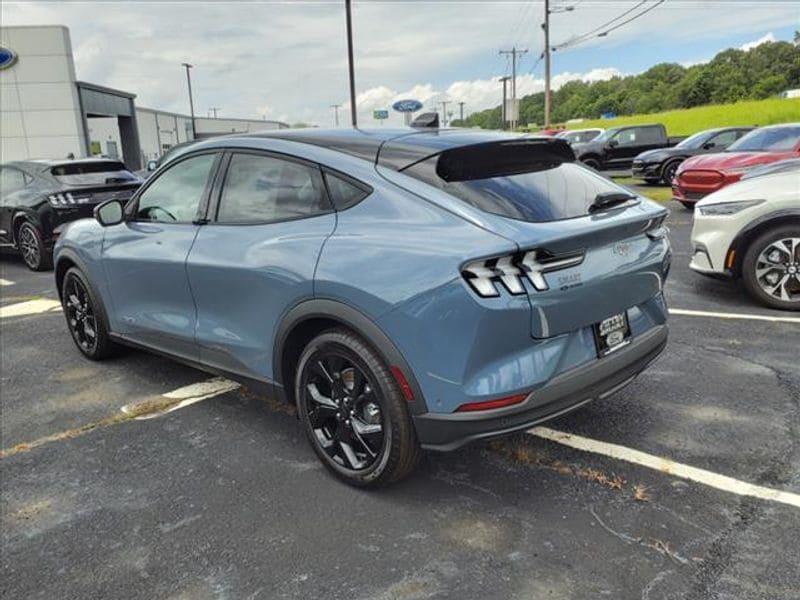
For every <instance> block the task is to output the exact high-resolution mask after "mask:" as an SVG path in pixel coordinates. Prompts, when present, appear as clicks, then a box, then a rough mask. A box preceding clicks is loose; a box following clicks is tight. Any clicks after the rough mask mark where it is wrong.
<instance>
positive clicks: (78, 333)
mask: <svg viewBox="0 0 800 600" xmlns="http://www.w3.org/2000/svg"><path fill="white" fill-rule="evenodd" d="M61 306H62V307H63V309H64V317H65V318H66V320H67V328H68V329H69V332H70V335H71V336H72V340H73V341H74V342H75V345H76V346H77V347H78V350H80V351H81V353H82V354H83V355H84V356H85V357H86V358H88V359H90V360H103V359H104V358H109V357H111V356H114V355H115V354H117V353H118V352H119V350H120V349H121V346H119V344H117V343H115V342H114V341H113V340H112V339H111V337H110V336H109V334H108V323H107V322H106V317H105V310H104V309H103V306H102V305H101V304H100V299H99V298H98V297H97V296H95V294H94V293H93V292H92V288H91V286H90V285H89V282H88V280H87V279H86V276H85V275H84V274H83V273H82V272H81V270H80V269H78V268H77V267H72V268H71V269H69V270H68V271H67V272H66V273H65V274H64V280H63V283H62V285H61ZM90 330H91V331H93V332H94V335H91V334H90V333H89V331H90Z"/></svg>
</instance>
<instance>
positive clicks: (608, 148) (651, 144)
mask: <svg viewBox="0 0 800 600" xmlns="http://www.w3.org/2000/svg"><path fill="white" fill-rule="evenodd" d="M681 140H683V138H682V137H669V136H667V130H666V128H665V127H664V126H663V125H662V124H661V123H650V124H647V125H626V126H624V127H614V128H613V129H606V130H605V131H604V132H603V133H601V134H600V135H599V136H597V137H596V138H595V139H593V140H592V141H591V142H588V143H586V144H573V145H572V149H573V150H574V151H575V156H576V157H577V158H578V160H579V161H581V162H582V163H583V164H585V165H586V166H587V167H591V168H592V169H595V170H598V171H605V170H614V169H628V168H630V166H631V163H633V159H634V158H636V156H638V155H639V154H641V153H642V152H644V151H645V150H655V149H657V148H669V147H670V146H674V145H675V144H677V143H678V142H680V141H681Z"/></svg>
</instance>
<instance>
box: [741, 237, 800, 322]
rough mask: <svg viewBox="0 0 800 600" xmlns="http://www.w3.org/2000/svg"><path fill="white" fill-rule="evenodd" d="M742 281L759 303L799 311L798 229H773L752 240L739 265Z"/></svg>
mask: <svg viewBox="0 0 800 600" xmlns="http://www.w3.org/2000/svg"><path fill="white" fill-rule="evenodd" d="M742 280H743V281H744V285H745V288H747V291H748V292H749V293H750V295H751V296H752V297H753V298H755V299H756V300H758V301H759V302H761V303H762V304H766V305H767V306H770V307H772V308H778V309H782V310H800V226H797V225H784V226H782V227H776V228H775V229H772V230H770V231H767V232H766V233H764V234H762V235H760V236H759V237H757V238H756V239H755V240H753V242H752V243H751V244H750V245H749V246H748V248H747V251H746V253H745V256H744V261H743V262H742Z"/></svg>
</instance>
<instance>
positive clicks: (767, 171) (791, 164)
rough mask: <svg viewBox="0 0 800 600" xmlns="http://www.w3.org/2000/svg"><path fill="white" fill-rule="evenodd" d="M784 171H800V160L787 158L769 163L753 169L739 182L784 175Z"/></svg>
mask: <svg viewBox="0 0 800 600" xmlns="http://www.w3.org/2000/svg"><path fill="white" fill-rule="evenodd" d="M784 171H800V158H787V159H786V160H779V161H778V162H774V163H769V164H767V165H762V166H760V167H753V168H752V169H750V170H749V171H747V173H745V174H744V175H742V178H741V179H740V180H739V181H745V180H747V179H752V178H754V177H763V176H764V175H771V174H772V173H783V172H784Z"/></svg>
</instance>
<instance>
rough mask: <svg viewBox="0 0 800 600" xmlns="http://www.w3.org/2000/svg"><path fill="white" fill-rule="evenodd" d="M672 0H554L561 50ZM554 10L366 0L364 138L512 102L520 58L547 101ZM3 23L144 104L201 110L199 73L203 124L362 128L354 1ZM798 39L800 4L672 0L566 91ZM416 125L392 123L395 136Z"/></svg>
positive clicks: (75, 10)
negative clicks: (546, 25) (444, 107)
mask: <svg viewBox="0 0 800 600" xmlns="http://www.w3.org/2000/svg"><path fill="white" fill-rule="evenodd" d="M657 1H658V0H614V1H610V0H572V1H570V0H551V7H553V8H556V9H559V8H564V7H567V6H573V7H574V10H572V11H569V12H557V13H555V14H553V15H552V16H551V32H552V33H551V45H553V44H560V43H562V42H565V41H568V40H570V39H572V38H574V37H576V36H579V35H581V34H583V33H585V32H587V31H591V30H593V29H595V28H597V27H598V26H599V25H602V24H603V23H605V22H607V21H609V20H611V19H613V18H614V17H617V16H619V15H621V14H622V13H624V12H626V11H628V10H630V9H634V11H633V12H631V13H630V15H629V16H632V15H635V14H636V13H637V12H638V11H640V10H642V9H644V8H646V7H647V6H648V5H652V4H655V3H656V2H657ZM638 4H641V7H640V8H638V9H635V8H634V7H636V5H638ZM543 12H544V4H543V2H541V1H519V0H518V1H503V0H497V1H493V2H485V1H484V2H478V1H470V2H467V1H461V0H438V1H428V0H403V1H392V2H390V1H382V0H363V1H358V0H354V2H353V30H354V46H355V70H356V92H357V102H356V105H357V107H358V113H359V125H361V126H376V125H379V122H378V121H375V120H373V118H372V116H373V115H372V111H373V110H375V109H389V108H390V106H391V104H392V102H393V101H395V100H397V99H400V98H415V99H418V100H420V101H422V102H423V103H424V104H425V106H426V108H434V107H435V106H437V103H438V102H441V101H442V100H446V101H449V102H451V104H449V105H448V111H451V110H453V111H455V116H456V117H457V116H458V106H457V103H458V102H464V103H465V104H464V109H465V112H466V114H469V113H470V112H473V111H477V110H482V109H485V108H489V107H492V106H496V105H498V104H499V103H500V100H501V95H502V86H501V84H500V83H499V78H500V77H502V76H504V75H507V74H510V72H511V66H510V61H509V59H508V58H507V56H504V55H500V53H499V51H500V50H507V49H510V48H512V47H517V48H520V49H528V53H527V54H525V55H523V56H522V57H521V59H520V61H519V65H518V70H517V75H518V80H517V93H518V96H522V95H524V94H529V93H532V92H536V91H541V90H542V89H543V88H544V83H543V64H542V62H541V61H538V60H537V58H538V57H539V55H540V54H541V51H542V48H543V43H544V42H543V34H542V30H541V22H542V20H543ZM0 24H2V25H53V24H58V25H66V26H68V27H69V29H70V33H71V39H72V46H73V51H74V55H75V66H76V71H77V76H78V79H80V80H82V81H88V82H91V83H95V84H99V85H104V86H108V87H113V88H119V89H122V90H126V91H129V92H133V93H135V94H137V99H136V102H137V104H138V105H139V106H144V107H148V108H158V109H163V110H169V111H176V112H183V113H188V108H189V107H188V95H187V91H186V79H185V73H184V71H183V68H182V67H181V63H183V62H189V63H192V64H193V65H195V66H194V69H193V70H192V84H193V88H194V99H195V110H196V112H197V114H198V115H205V114H207V112H208V109H209V108H210V107H218V108H219V111H218V114H219V116H221V117H223V116H225V117H239V118H267V119H278V120H281V121H286V122H289V123H297V122H305V123H309V124H314V125H319V126H323V127H329V126H332V125H333V123H334V110H333V109H332V108H331V105H333V104H340V105H342V108H341V109H340V110H339V118H340V122H341V124H342V125H344V124H346V123H347V122H348V120H349V87H348V79H347V46H346V37H345V12H344V1H343V0H329V1H314V0H294V1H290V2H289V1H286V2H267V1H248V0H238V1H237V0H230V1H228V2H207V1H191V0H183V1H177V2H164V1H155V0H154V1H147V0H140V1H136V2H122V1H119V2H100V1H85V2H70V1H64V0H62V1H59V2H36V1H24V2H15V1H13V0H3V1H2V3H0ZM796 29H800V0H727V1H705V2H701V1H697V0H665V1H664V2H663V3H661V4H660V5H658V6H657V7H655V8H654V9H653V10H652V11H650V12H649V13H648V14H646V15H645V16H643V17H641V18H639V19H636V20H634V21H632V22H631V23H629V24H627V25H625V26H623V27H620V28H619V29H617V30H616V31H613V32H611V33H610V34H609V35H608V36H606V37H603V38H596V37H595V38H591V39H589V40H588V41H587V42H585V43H582V44H578V45H576V46H574V47H572V48H568V49H567V48H565V49H563V50H559V51H557V52H555V53H554V54H553V85H554V87H556V88H557V87H558V86H560V85H562V84H563V83H565V82H566V81H570V80H572V79H585V80H599V79H608V78H610V77H612V76H614V75H619V74H634V73H639V72H642V71H644V70H646V69H647V68H649V67H651V66H652V65H654V64H657V63H659V62H677V63H681V64H684V65H691V64H697V63H700V62H704V61H707V60H709V59H710V58H712V57H713V56H714V55H715V54H716V53H717V52H719V51H720V50H723V49H725V48H730V47H734V48H744V49H747V48H751V47H753V45H756V44H758V43H762V42H764V41H771V40H791V39H792V37H793V34H794V31H795V30H796ZM439 106H440V105H439ZM401 120H402V119H401V115H399V114H398V113H395V112H393V111H391V110H390V118H389V120H388V121H387V122H386V124H387V126H389V125H398V124H400V123H401ZM380 124H381V125H382V123H380Z"/></svg>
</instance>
